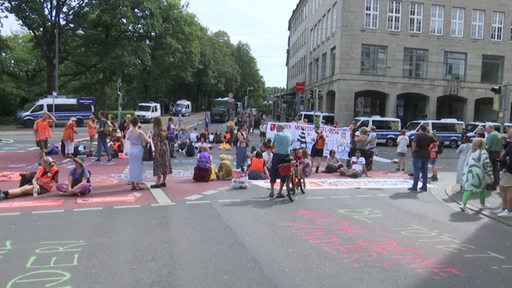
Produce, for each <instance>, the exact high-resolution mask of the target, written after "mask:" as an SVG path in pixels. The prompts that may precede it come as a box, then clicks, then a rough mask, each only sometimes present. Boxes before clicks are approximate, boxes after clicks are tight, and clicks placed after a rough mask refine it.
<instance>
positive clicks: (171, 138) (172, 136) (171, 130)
mask: <svg viewBox="0 0 512 288" xmlns="http://www.w3.org/2000/svg"><path fill="white" fill-rule="evenodd" d="M175 129H176V127H174V119H173V118H172V117H169V119H168V121H167V146H169V155H170V156H171V158H176V156H174V149H175V145H176V131H175Z"/></svg>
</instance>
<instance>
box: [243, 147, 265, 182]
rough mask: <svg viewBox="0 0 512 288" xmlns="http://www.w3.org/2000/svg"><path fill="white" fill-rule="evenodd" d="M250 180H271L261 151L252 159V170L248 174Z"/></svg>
mask: <svg viewBox="0 0 512 288" xmlns="http://www.w3.org/2000/svg"><path fill="white" fill-rule="evenodd" d="M247 176H248V178H249V180H266V179H270V175H269V173H268V169H267V166H266V165H265V159H263V154H262V153H261V151H256V155H254V156H253V157H252V160H251V168H250V169H249V173H248V175H247Z"/></svg>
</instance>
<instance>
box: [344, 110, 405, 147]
mask: <svg viewBox="0 0 512 288" xmlns="http://www.w3.org/2000/svg"><path fill="white" fill-rule="evenodd" d="M354 121H355V123H356V125H355V128H356V129H357V130H359V129H361V127H367V128H368V129H370V128H371V127H372V126H375V128H377V143H381V144H385V145H387V146H393V145H396V139H398V136H400V129H401V128H402V121H401V120H400V119H399V118H393V117H381V116H371V117H356V118H355V119H354Z"/></svg>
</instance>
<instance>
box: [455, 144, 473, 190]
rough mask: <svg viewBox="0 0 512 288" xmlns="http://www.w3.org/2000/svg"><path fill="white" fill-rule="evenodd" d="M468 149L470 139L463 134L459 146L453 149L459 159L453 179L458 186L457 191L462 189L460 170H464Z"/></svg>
mask: <svg viewBox="0 0 512 288" xmlns="http://www.w3.org/2000/svg"><path fill="white" fill-rule="evenodd" d="M470 150H471V144H470V139H469V137H468V136H464V138H462V143H461V144H460V146H459V148H457V151H455V155H457V156H459V160H458V162H457V178H456V180H455V184H457V185H458V186H459V192H463V191H464V190H463V188H462V172H464V166H465V165H466V159H468V155H469V151H470Z"/></svg>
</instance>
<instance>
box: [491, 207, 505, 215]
mask: <svg viewBox="0 0 512 288" xmlns="http://www.w3.org/2000/svg"><path fill="white" fill-rule="evenodd" d="M505 210H507V209H503V208H500V209H496V210H494V211H492V212H494V213H496V214H500V213H501V212H503V211H505Z"/></svg>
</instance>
